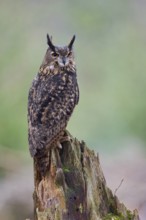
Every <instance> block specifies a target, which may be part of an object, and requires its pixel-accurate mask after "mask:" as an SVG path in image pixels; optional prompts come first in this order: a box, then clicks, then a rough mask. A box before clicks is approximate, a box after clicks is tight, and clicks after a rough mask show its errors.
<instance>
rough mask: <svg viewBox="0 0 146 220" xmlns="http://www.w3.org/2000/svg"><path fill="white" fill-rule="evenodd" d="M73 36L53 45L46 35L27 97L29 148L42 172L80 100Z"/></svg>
mask: <svg viewBox="0 0 146 220" xmlns="http://www.w3.org/2000/svg"><path fill="white" fill-rule="evenodd" d="M74 40H75V36H73V38H72V40H71V42H70V43H69V45H68V46H64V47H58V46H54V45H53V43H52V40H51V39H50V37H49V35H47V43H48V46H49V47H48V49H47V52H46V55H45V57H44V60H43V63H42V65H41V67H40V69H39V72H38V74H37V76H36V77H35V79H34V80H33V83H32V86H31V88H30V91H29V97H28V124H29V149H30V153H31V156H32V157H35V158H37V159H38V162H39V161H42V158H44V163H40V164H39V165H38V166H39V167H40V171H41V172H42V173H43V172H45V170H46V167H47V166H48V164H46V163H47V162H46V163H45V158H46V160H47V157H48V154H49V152H50V151H51V149H52V148H53V147H55V146H57V144H58V143H59V141H60V140H61V138H62V136H63V135H64V130H65V128H66V126H67V123H68V120H69V118H70V116H71V114H72V112H73V110H74V107H75V105H76V104H77V103H78V101H79V89H78V84H77V78H76V66H75V62H74V54H73V43H74Z"/></svg>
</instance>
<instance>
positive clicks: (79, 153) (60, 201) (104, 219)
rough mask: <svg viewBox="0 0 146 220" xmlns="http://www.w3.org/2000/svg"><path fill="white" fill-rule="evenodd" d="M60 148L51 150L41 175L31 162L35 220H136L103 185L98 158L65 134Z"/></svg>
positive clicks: (137, 219)
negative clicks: (46, 168)
mask: <svg viewBox="0 0 146 220" xmlns="http://www.w3.org/2000/svg"><path fill="white" fill-rule="evenodd" d="M66 133H67V135H68V136H69V137H70V141H66V142H63V143H62V149H57V148H56V149H52V151H51V156H50V157H49V158H48V160H50V161H49V163H50V166H49V169H48V170H47V172H46V175H45V176H44V177H42V176H41V174H40V172H39V170H38V167H37V163H36V161H35V159H34V185H35V189H34V194H33V199H34V213H35V218H34V219H35V220H139V217H138V213H137V211H136V210H134V211H133V212H131V211H129V210H127V209H126V207H125V206H124V205H123V204H121V203H120V202H119V200H118V198H117V197H116V196H114V195H113V194H112V192H111V190H110V189H109V188H108V187H107V185H106V180H105V178H104V175H103V172H102V169H101V167H100V162H99V157H98V155H95V153H94V151H91V150H89V149H88V147H87V146H86V144H85V142H83V141H82V142H79V141H78V140H77V139H76V138H73V137H72V136H71V135H70V134H69V132H66Z"/></svg>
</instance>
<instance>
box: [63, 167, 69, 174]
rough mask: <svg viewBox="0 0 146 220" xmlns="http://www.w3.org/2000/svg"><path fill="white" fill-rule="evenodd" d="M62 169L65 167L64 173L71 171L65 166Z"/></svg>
mask: <svg viewBox="0 0 146 220" xmlns="http://www.w3.org/2000/svg"><path fill="white" fill-rule="evenodd" d="M62 169H63V172H64V173H69V172H70V170H69V168H68V167H65V166H63V167H62Z"/></svg>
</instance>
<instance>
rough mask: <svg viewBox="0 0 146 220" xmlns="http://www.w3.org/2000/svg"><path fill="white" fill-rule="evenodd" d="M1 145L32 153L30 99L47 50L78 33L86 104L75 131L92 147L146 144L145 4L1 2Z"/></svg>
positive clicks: (74, 123) (77, 116)
mask: <svg viewBox="0 0 146 220" xmlns="http://www.w3.org/2000/svg"><path fill="white" fill-rule="evenodd" d="M0 5H1V6H0V145H2V146H7V147H11V148H16V149H27V145H28V143H27V96H28V90H29V87H30V84H31V81H32V79H33V78H34V76H35V75H36V73H37V71H38V68H39V66H40V64H41V62H42V59H43V56H44V54H45V51H46V49H47V44H46V33H47V32H48V33H49V34H50V35H53V40H54V43H56V44H61V45H63V44H66V43H68V42H69V40H70V39H71V37H72V35H73V34H74V33H75V34H76V37H77V38H76V43H75V52H76V63H77V68H78V81H79V85H80V102H79V105H78V107H77V108H76V110H75V112H74V114H73V117H72V119H71V121H70V122H69V126H68V128H69V130H70V131H71V132H72V133H73V134H74V135H75V136H77V137H78V138H79V139H84V140H85V141H87V143H88V144H90V145H92V146H95V147H96V146H97V145H98V146H101V147H103V146H114V144H116V142H117V140H118V141H119V140H122V139H123V138H127V137H134V138H139V139H141V140H142V141H146V138H145V131H146V120H145V114H146V73H145V72H146V55H145V53H146V52H145V51H146V13H145V10H146V4H145V2H144V1H142V0H139V1H136V0H129V1H126V0H111V1H102V0H99V1H95V0H93V1H87V0H84V1H77V0H74V1H68V0H63V1H56V0H55V1H53V0H52V1H51V0H50V1H47V0H43V1H37V0H36V1H34V0H30V1H28V0H25V1H18V0H13V1H8V0H1V4H0Z"/></svg>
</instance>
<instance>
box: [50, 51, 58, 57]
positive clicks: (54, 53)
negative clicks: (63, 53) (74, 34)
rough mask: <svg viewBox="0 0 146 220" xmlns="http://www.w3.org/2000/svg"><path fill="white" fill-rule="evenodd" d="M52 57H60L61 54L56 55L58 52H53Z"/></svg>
mask: <svg viewBox="0 0 146 220" xmlns="http://www.w3.org/2000/svg"><path fill="white" fill-rule="evenodd" d="M51 55H52V57H58V56H59V54H58V53H56V52H52V53H51Z"/></svg>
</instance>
